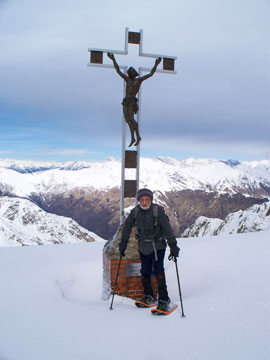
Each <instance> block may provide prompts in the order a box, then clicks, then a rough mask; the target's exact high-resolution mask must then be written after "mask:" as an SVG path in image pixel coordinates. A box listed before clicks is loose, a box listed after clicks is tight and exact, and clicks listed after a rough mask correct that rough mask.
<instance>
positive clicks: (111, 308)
mask: <svg viewBox="0 0 270 360" xmlns="http://www.w3.org/2000/svg"><path fill="white" fill-rule="evenodd" d="M121 260H122V256H120V259H119V263H118V269H117V273H116V278H115V283H114V288H113V296H112V302H111V306H110V310H113V307H112V306H113V299H114V294H115V289H116V284H117V280H118V275H119V270H120V265H121Z"/></svg>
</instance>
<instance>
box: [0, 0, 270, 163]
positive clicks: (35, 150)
mask: <svg viewBox="0 0 270 360" xmlns="http://www.w3.org/2000/svg"><path fill="white" fill-rule="evenodd" d="M269 18H270V1H269V0H226V1H222V0H204V1H201V0H181V1H179V0H171V1H169V2H164V1H163V0H162V1H161V0H156V1H153V0H148V1H145V0H137V1H136V2H134V1H133V2H131V1H127V0H125V1H123V0H116V1H109V0H99V1H93V0H92V1H91V0H77V1H68V0H65V1H64V0H53V1H52V0H47V1H43V0H42V1H41V0H23V1H22V0H20V1H19V0H12V1H11V0H0V49H1V56H0V84H1V86H0V126H1V131H0V158H14V159H33V160H57V161H67V160H99V159H106V158H108V157H109V156H113V157H117V158H119V157H120V156H121V122H122V106H121V100H122V95H123V81H122V80H121V78H120V77H119V76H118V75H117V74H116V73H115V71H114V70H113V69H104V68H94V67H88V66H87V63H88V62H89V53H88V51H87V50H88V48H89V47H93V48H106V49H119V50H122V49H123V47H124V33H125V28H126V27H129V30H130V31H139V30H140V29H143V30H144V51H145V52H148V53H159V54H165V55H174V56H177V61H176V69H177V74H176V75H171V74H155V75H154V76H153V77H152V78H151V79H149V80H147V81H146V82H145V83H144V84H143V85H142V104H141V109H142V127H141V135H142V138H143V140H142V143H141V152H142V155H143V156H151V157H153V156H159V155H162V156H172V157H175V158H177V159H184V158H188V157H195V158H202V157H208V158H218V159H229V158H232V159H238V160H256V159H258V160H260V159H270V140H269V134H270V125H269V123H270V25H269V24H270V22H269ZM116 59H117V61H118V62H119V64H120V65H129V66H130V65H133V66H134V67H138V66H142V65H143V66H147V67H152V65H153V63H154V59H149V58H148V59H143V58H139V56H138V48H137V46H136V45H130V46H129V55H128V56H121V55H118V56H116ZM106 61H107V60H106ZM128 141H129V139H128Z"/></svg>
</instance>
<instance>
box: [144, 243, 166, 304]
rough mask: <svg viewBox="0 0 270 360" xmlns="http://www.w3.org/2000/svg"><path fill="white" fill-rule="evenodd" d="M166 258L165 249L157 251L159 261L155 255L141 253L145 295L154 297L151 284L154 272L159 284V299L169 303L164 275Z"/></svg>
mask: <svg viewBox="0 0 270 360" xmlns="http://www.w3.org/2000/svg"><path fill="white" fill-rule="evenodd" d="M164 257H165V249H164V250H158V251H157V258H158V260H157V261H156V260H155V254H154V253H152V254H150V255H143V254H142V253H141V252H140V259H141V274H142V285H143V288H144V295H151V296H153V295H154V293H153V289H152V283H151V275H152V273H153V272H154V274H155V275H156V278H157V283H158V297H159V299H162V300H165V301H167V300H168V299H169V298H168V292H167V286H166V279H165V274H164V265H163V263H164Z"/></svg>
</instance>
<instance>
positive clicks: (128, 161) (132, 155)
mask: <svg viewBox="0 0 270 360" xmlns="http://www.w3.org/2000/svg"><path fill="white" fill-rule="evenodd" d="M125 168H126V169H136V168H137V151H132V150H126V151H125Z"/></svg>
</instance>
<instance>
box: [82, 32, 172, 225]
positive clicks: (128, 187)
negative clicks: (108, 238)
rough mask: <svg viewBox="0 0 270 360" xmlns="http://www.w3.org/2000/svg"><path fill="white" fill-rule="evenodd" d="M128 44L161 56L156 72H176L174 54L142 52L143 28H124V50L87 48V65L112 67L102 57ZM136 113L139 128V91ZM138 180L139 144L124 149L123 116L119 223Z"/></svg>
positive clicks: (117, 52) (157, 56)
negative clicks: (129, 174) (129, 175)
mask: <svg viewBox="0 0 270 360" xmlns="http://www.w3.org/2000/svg"><path fill="white" fill-rule="evenodd" d="M128 44H137V45H139V56H142V57H150V58H159V57H160V58H161V59H162V69H157V70H156V72H158V73H168V74H176V71H175V60H176V59H177V58H176V57H175V56H166V55H159V54H148V53H144V52H143V30H140V32H132V31H129V29H128V28H126V30H125V47H124V50H111V49H93V48H89V49H88V51H89V52H90V62H89V63H88V66H95V67H103V68H114V66H113V65H112V64H111V63H110V64H106V63H105V62H104V58H107V56H106V54H107V53H108V52H109V53H113V54H118V55H127V54H128ZM119 68H120V69H122V70H123V72H124V73H125V74H126V72H127V66H123V65H120V66H119ZM144 71H147V72H150V71H151V69H150V68H146V67H140V68H139V69H138V73H139V76H141V74H142V72H144ZM123 94H124V96H125V82H124V91H123ZM138 107H139V110H138V113H137V123H138V127H139V130H140V127H141V91H139V96H138ZM125 169H136V179H135V180H127V179H126V178H125V174H126V173H125ZM139 180H140V144H139V145H137V147H136V150H135V151H132V150H127V149H126V121H125V118H124V116H123V127H122V168H121V200H120V224H122V223H123V221H124V219H125V215H124V200H125V199H126V198H135V204H136V203H137V201H136V193H137V191H138V189H139Z"/></svg>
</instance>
